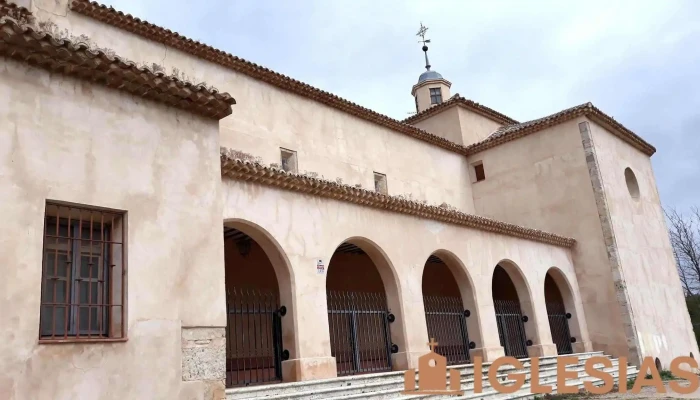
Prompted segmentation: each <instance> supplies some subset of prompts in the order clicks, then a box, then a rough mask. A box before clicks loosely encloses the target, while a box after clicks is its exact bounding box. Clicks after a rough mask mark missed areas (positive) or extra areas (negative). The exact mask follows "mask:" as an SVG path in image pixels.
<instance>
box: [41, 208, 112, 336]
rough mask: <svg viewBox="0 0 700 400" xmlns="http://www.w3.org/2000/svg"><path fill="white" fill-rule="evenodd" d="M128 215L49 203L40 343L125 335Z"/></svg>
mask: <svg viewBox="0 0 700 400" xmlns="http://www.w3.org/2000/svg"><path fill="white" fill-rule="evenodd" d="M125 237H126V214H125V213H124V212H123V211H114V210H104V209H97V208H92V207H86V206H77V205H65V204H61V203H54V202H47V203H46V209H45V216H44V244H43V261H42V279H41V311H40V324H39V340H40V341H41V342H60V341H94V340H105V341H108V340H124V339H125V338H126V330H125V329H126V327H125V321H126V318H125V317H126V307H125V298H126V245H125V243H126V241H125Z"/></svg>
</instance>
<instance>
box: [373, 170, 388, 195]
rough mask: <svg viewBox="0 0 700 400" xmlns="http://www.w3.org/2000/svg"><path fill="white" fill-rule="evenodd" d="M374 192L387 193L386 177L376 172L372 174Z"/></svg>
mask: <svg viewBox="0 0 700 400" xmlns="http://www.w3.org/2000/svg"><path fill="white" fill-rule="evenodd" d="M374 190H375V191H376V192H377V193H381V194H387V193H388V189H387V187H386V175H384V174H380V173H378V172H375V173H374Z"/></svg>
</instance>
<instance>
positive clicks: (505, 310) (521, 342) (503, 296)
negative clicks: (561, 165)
mask: <svg viewBox="0 0 700 400" xmlns="http://www.w3.org/2000/svg"><path fill="white" fill-rule="evenodd" d="M491 291H492V294H493V306H494V310H495V312H496V323H497V325H498V336H499V339H500V342H501V346H503V350H504V351H505V354H506V356H510V357H515V358H527V356H528V352H527V346H528V344H530V342H529V341H528V339H527V333H526V329H525V323H527V321H528V320H529V316H527V315H526V314H524V313H523V307H522V305H521V303H522V302H523V301H526V302H528V304H529V301H530V297H529V291H528V290H527V287H526V284H525V280H524V278H523V277H522V275H520V271H518V270H517V267H515V265H513V264H511V263H510V262H501V263H499V264H498V265H497V266H496V268H495V269H494V271H493V280H492V286H491Z"/></svg>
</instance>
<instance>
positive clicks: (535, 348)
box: [527, 343, 557, 357]
mask: <svg viewBox="0 0 700 400" xmlns="http://www.w3.org/2000/svg"><path fill="white" fill-rule="evenodd" d="M527 355H528V356H530V357H547V356H556V355H557V345H556V344H554V343H549V344H533V345H532V346H530V347H528V348H527Z"/></svg>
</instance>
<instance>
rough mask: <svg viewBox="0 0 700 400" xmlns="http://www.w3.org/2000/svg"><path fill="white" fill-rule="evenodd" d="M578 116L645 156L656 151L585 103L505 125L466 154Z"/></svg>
mask: <svg viewBox="0 0 700 400" xmlns="http://www.w3.org/2000/svg"><path fill="white" fill-rule="evenodd" d="M578 117H587V118H589V119H591V120H592V121H593V122H596V123H598V124H600V125H602V126H603V127H605V128H606V129H607V130H608V131H610V132H611V133H612V134H613V135H615V136H617V137H618V138H620V139H621V140H623V141H624V142H626V143H628V144H630V145H631V146H632V147H634V148H636V149H638V150H639V151H641V152H642V153H644V154H646V155H647V156H650V157H651V156H652V155H653V154H654V153H655V152H656V148H655V147H654V146H652V145H651V144H649V143H647V142H646V141H645V140H644V139H642V138H641V137H639V136H638V135H637V134H635V133H634V132H632V131H630V130H629V129H627V128H626V127H625V126H623V125H622V124H620V123H619V122H617V121H615V120H614V119H613V118H611V117H610V116H608V115H607V114H605V113H604V112H602V111H601V110H599V109H598V108H597V107H595V106H594V105H593V104H591V103H586V104H582V105H580V106H576V107H572V108H570V109H567V110H564V111H560V112H558V113H555V114H552V115H550V116H547V117H544V118H540V119H538V120H535V121H530V122H524V123H522V124H517V125H519V126H517V125H516V126H511V127H508V126H506V127H504V128H502V129H505V131H506V133H499V132H500V131H501V130H499V131H496V132H495V133H493V134H492V135H491V136H489V137H487V138H486V139H484V140H482V141H481V142H478V143H474V144H472V145H469V146H467V151H466V154H467V155H472V154H476V153H479V152H482V151H484V150H487V149H490V148H493V147H496V146H499V145H501V144H503V143H507V142H510V141H513V140H516V139H518V138H521V137H524V136H527V135H529V134H532V133H535V132H539V131H541V130H544V129H547V128H550V127H552V126H555V125H559V124H561V123H564V122H566V121H570V120H572V119H575V118H578Z"/></svg>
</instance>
